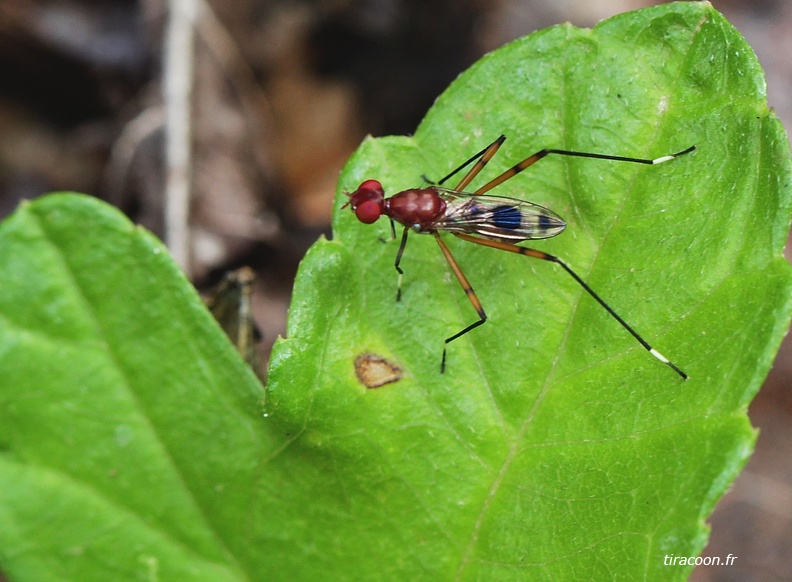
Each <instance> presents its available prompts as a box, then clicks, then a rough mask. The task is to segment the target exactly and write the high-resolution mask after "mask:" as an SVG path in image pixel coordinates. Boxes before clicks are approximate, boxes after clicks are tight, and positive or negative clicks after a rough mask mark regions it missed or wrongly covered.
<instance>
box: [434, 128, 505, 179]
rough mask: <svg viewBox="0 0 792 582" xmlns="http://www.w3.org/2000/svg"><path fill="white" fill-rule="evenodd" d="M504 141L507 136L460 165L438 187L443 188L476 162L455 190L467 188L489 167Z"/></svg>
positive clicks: (503, 136) (501, 137)
mask: <svg viewBox="0 0 792 582" xmlns="http://www.w3.org/2000/svg"><path fill="white" fill-rule="evenodd" d="M504 141H506V136H505V135H501V136H500V137H499V138H498V139H496V140H495V141H494V142H492V143H491V144H489V145H488V146H487V147H485V148H484V149H483V150H481V151H480V152H479V153H477V154H475V155H474V156H472V157H471V158H470V159H469V160H467V161H466V162H464V163H462V164H460V165H459V167H458V168H456V169H455V170H453V171H452V172H451V173H450V174H448V175H447V176H446V177H445V178H443V179H442V180H440V181H439V182H438V183H437V185H438V186H442V185H443V183H444V182H445V181H446V180H450V179H451V178H453V177H454V176H456V175H457V174H458V173H459V172H460V171H461V170H463V169H465V168H466V167H467V165H468V164H470V162H474V161H475V162H476V164H475V165H474V166H473V167H472V168H470V170H469V171H468V173H467V174H465V177H464V178H462V181H461V182H460V183H459V184H458V185H457V187H456V188H454V189H455V190H457V191H459V190H462V188H464V187H465V186H467V185H468V184H469V183H470V181H471V180H473V178H475V177H476V176H477V175H478V173H479V172H480V171H481V170H482V169H483V168H484V166H486V165H487V162H489V161H490V160H491V159H492V157H493V156H494V155H495V152H497V151H498V148H500V147H501V145H502V144H503V142H504Z"/></svg>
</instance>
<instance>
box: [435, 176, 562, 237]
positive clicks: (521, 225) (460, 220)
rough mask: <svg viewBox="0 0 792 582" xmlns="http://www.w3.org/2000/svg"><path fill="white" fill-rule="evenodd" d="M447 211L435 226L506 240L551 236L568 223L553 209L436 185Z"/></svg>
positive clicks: (560, 230) (513, 199) (514, 199)
mask: <svg viewBox="0 0 792 582" xmlns="http://www.w3.org/2000/svg"><path fill="white" fill-rule="evenodd" d="M436 190H437V194H438V195H439V196H440V197H441V198H442V199H443V200H444V201H445V203H446V211H445V213H444V214H443V216H442V217H440V218H439V219H438V220H436V221H435V223H434V224H433V225H432V227H433V229H434V230H446V231H448V232H462V233H466V234H478V235H480V236H485V237H487V238H491V239H495V240H500V241H504V242H519V241H523V240H535V239H541V238H551V237H554V236H556V235H558V234H560V233H561V232H562V231H563V230H564V228H566V223H565V222H564V220H563V219H562V218H561V217H560V216H558V215H557V214H556V213H555V212H553V211H552V210H550V209H548V208H545V207H544V206H539V205H538V204H533V203H532V202H525V201H523V200H517V199H516V198H507V197H505V196H486V195H474V194H467V193H464V192H456V191H454V190H448V189H446V188H439V187H438V188H436Z"/></svg>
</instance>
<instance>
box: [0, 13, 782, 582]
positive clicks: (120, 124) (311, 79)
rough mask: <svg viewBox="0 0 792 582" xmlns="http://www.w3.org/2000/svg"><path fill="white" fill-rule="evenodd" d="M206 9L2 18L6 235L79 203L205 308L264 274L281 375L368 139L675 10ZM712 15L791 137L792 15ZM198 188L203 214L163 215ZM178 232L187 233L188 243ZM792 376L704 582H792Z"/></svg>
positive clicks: (770, 388)
mask: <svg viewBox="0 0 792 582" xmlns="http://www.w3.org/2000/svg"><path fill="white" fill-rule="evenodd" d="M204 2H206V3H204ZM190 3H193V4H194V6H195V7H196V9H197V12H196V14H195V19H194V22H195V26H194V27H190V26H189V22H190V19H189V16H185V17H184V18H182V19H181V21H182V23H184V22H186V23H187V24H188V26H187V30H186V31H185V29H184V28H181V29H178V30H176V29H174V28H173V24H172V22H171V21H169V20H168V18H167V14H168V9H169V5H168V4H167V3H166V1H165V0H140V1H138V2H134V1H132V0H103V1H98V0H51V1H40V2H31V1H26V0H2V2H0V217H2V216H5V215H7V214H8V213H10V212H12V211H13V210H14V208H15V207H16V206H17V205H18V204H19V202H20V201H21V200H23V199H26V198H34V197H36V196H39V195H41V194H43V193H46V192H50V191H59V190H75V191H79V192H85V193H88V194H91V195H94V196H97V197H99V198H102V199H104V200H106V201H108V202H110V203H112V204H114V205H116V206H117V207H119V208H121V209H122V210H123V211H124V212H125V213H127V214H128V215H129V217H130V218H131V219H132V220H134V221H135V222H138V223H141V224H143V225H145V226H146V227H148V228H149V229H150V230H152V231H153V232H155V233H156V234H157V235H158V236H160V237H161V238H163V239H165V240H166V241H167V242H168V243H169V244H170V245H172V248H174V252H176V250H177V249H178V248H182V251H183V252H182V253H181V254H179V253H178V252H176V254H177V258H178V259H179V261H180V262H181V264H182V265H183V266H184V267H185V269H186V270H187V271H188V273H189V274H190V277H191V278H192V279H193V280H194V282H195V283H196V285H197V286H198V287H199V288H201V289H205V288H208V287H210V286H211V285H213V284H214V283H216V282H217V281H218V280H220V278H221V277H222V274H223V273H225V272H226V271H228V270H230V269H234V268H237V267H239V266H241V265H249V266H251V267H252V268H253V269H254V270H255V272H256V275H257V279H256V283H255V293H254V297H253V303H254V310H255V318H256V321H257V323H258V325H259V327H260V328H261V329H262V330H263V332H264V337H265V340H264V343H263V346H262V350H263V351H264V353H263V354H262V356H263V357H264V359H266V355H267V353H268V350H269V348H270V347H271V344H272V342H273V341H274V339H275V337H277V335H278V334H285V322H286V311H287V307H288V303H289V294H290V290H291V286H292V281H293V278H294V274H295V271H296V269H297V265H298V262H299V260H300V258H301V257H302V256H303V254H304V253H305V251H306V250H307V248H308V246H309V245H310V244H311V243H313V242H314V241H315V240H316V238H317V237H318V236H319V235H320V234H322V233H324V234H327V235H329V232H330V229H329V224H330V212H331V206H332V199H333V196H334V192H335V186H336V180H337V177H338V174H339V172H340V170H341V167H342V165H343V164H344V162H345V161H346V159H347V157H348V156H349V155H350V154H351V153H352V152H353V151H354V149H355V148H356V147H357V145H358V144H359V143H360V141H361V140H362V139H363V137H364V136H366V135H367V134H372V135H375V136H379V135H389V134H410V133H412V132H413V131H414V130H415V128H416V126H417V125H418V123H419V121H420V120H421V118H422V116H423V115H424V113H425V112H426V110H427V109H428V108H429V107H430V106H431V104H432V102H433V101H434V99H435V98H436V97H437V96H438V95H439V94H440V93H441V92H442V91H443V90H444V88H445V87H446V86H447V85H448V84H449V83H450V82H451V81H452V80H453V79H454V78H455V77H456V76H457V75H458V74H459V73H460V72H462V71H463V70H464V69H466V68H467V67H468V66H469V65H470V64H472V63H473V62H474V61H475V60H477V59H478V58H479V57H480V56H481V55H483V54H484V53H486V52H488V51H491V50H494V49H495V48H498V47H499V46H501V45H502V44H504V43H506V42H508V41H510V40H512V39H514V38H517V37H520V36H524V35H526V34H529V33H530V32H532V31H534V30H536V29H539V28H543V27H546V26H550V25H552V24H558V23H561V22H565V21H569V22H571V23H572V24H574V25H576V26H581V27H591V26H593V25H594V24H596V23H597V22H598V21H599V20H602V19H603V18H607V17H609V16H612V15H614V14H617V13H620V12H624V11H627V10H633V9H636V8H641V7H644V6H648V5H653V4H659V2H648V1H647V2H642V1H638V0H618V1H614V0H609V1H600V0H237V1H235V2H218V1H217V0H188V1H187V2H186V3H185V4H190ZM712 3H713V4H714V5H715V7H716V8H717V9H718V10H720V11H721V12H722V13H724V14H725V16H726V17H727V18H728V19H729V20H730V21H731V22H732V24H734V25H735V26H736V27H737V29H738V30H740V31H741V32H742V34H743V35H744V36H745V37H746V38H747V40H748V42H749V43H750V44H751V45H752V46H753V47H754V50H755V51H756V53H757V54H758V56H759V60H760V62H761V63H762V65H763V66H764V69H765V71H766V74H767V84H768V97H769V102H770V105H771V106H772V107H773V108H774V109H775V111H776V113H777V114H778V115H779V117H780V118H781V120H782V121H783V122H784V124H785V126H786V127H790V124H791V122H792V97H790V96H792V58H790V55H792V3H788V2H783V1H782V0H751V1H749V0H713V2H712ZM174 4H178V1H177V2H174ZM190 34H192V35H194V38H191V37H190V36H189V35H190ZM179 39H181V40H179ZM179 43H182V44H181V45H180V44H179ZM184 43H186V44H184ZM184 47H192V49H193V50H184ZM169 48H171V49H172V50H171V51H170V53H169V51H168V49H169ZM180 83H181V84H180ZM180 91H182V92H183V91H191V94H192V99H191V102H192V107H193V109H192V111H186V112H185V111H182V112H181V113H184V114H187V115H189V117H188V118H187V119H188V121H189V124H188V125H189V128H188V131H185V132H183V133H182V136H183V137H184V138H185V139H186V140H187V141H186V142H185V143H188V144H190V151H191V155H192V159H191V161H190V162H189V165H184V164H185V162H184V160H183V158H181V157H180V152H179V151H178V150H174V151H170V150H169V149H168V148H169V146H168V143H167V140H166V139H165V135H166V131H173V132H175V133H176V134H178V132H179V131H181V130H180V129H179V128H180V126H179V125H178V123H175V125H170V126H169V125H168V124H172V123H174V122H173V118H174V117H175V118H178V114H179V111H178V110H175V111H174V109H172V108H170V109H169V105H168V103H167V99H165V98H164V95H166V94H177V95H178V94H179V92H180ZM182 94H183V93H182ZM177 121H178V119H177ZM166 128H167V129H166ZM182 129H183V128H182ZM182 154H183V152H182ZM168 160H169V161H168ZM174 164H175V165H176V166H177V169H178V168H179V167H181V168H182V169H183V170H184V172H182V173H181V175H180V174H179V172H178V171H176V172H174V171H173V168H172V167H171V166H173V165H174ZM179 164H182V165H181V166H180V165H179ZM185 175H186V176H189V177H190V181H189V182H186V181H185V180H184V176H185ZM188 187H189V189H190V190H191V192H190V196H191V198H190V203H189V211H187V210H186V208H187V206H186V205H184V204H183V203H182V206H181V207H179V204H178V203H176V204H175V206H174V203H173V202H172V200H171V199H169V198H168V197H166V196H164V195H163V192H165V191H168V192H176V193H177V194H176V196H177V198H178V192H182V193H183V192H185V191H186V190H187V189H188ZM174 209H175V210H174ZM180 212H181V214H182V215H183V216H184V218H185V221H184V222H185V224H186V226H187V229H186V231H182V230H179V229H178V228H176V227H174V224H176V225H178V220H179V213H180ZM174 217H175V218H174ZM174 220H175V221H176V222H173V221H174ZM791 374H792V345H790V344H789V342H787V343H786V345H785V346H784V347H783V348H782V350H781V353H780V354H779V356H778V359H777V361H776V364H775V366H774V369H773V371H772V372H771V374H770V376H769V378H768V379H767V381H766V383H765V386H764V387H763V388H762V390H761V392H760V393H759V396H758V397H757V399H756V400H755V401H754V402H753V404H752V405H751V408H750V411H749V412H750V416H751V419H752V422H753V424H754V426H757V427H759V428H760V429H761V433H760V436H759V440H758V443H757V447H756V453H755V454H754V456H753V458H752V459H751V461H750V462H749V464H748V466H747V468H746V470H745V471H744V472H743V474H742V475H741V476H740V477H739V478H738V480H737V482H736V484H735V486H734V487H733V488H732V490H731V491H730V492H729V493H728V494H727V495H726V497H725V498H724V499H723V500H722V501H721V502H720V504H719V505H718V508H717V510H716V511H715V513H714V515H713V516H712V517H711V519H710V520H709V521H710V523H711V524H712V536H711V539H710V543H709V546H708V547H707V549H706V551H705V555H711V556H721V558H724V557H725V556H726V555H728V554H734V555H736V556H737V557H738V559H737V560H736V562H735V564H734V565H733V566H729V567H726V566H721V567H709V568H706V567H699V568H697V569H696V570H695V572H694V574H693V577H692V580H695V581H697V582H703V581H709V580H718V581H721V580H723V581H727V580H728V581H731V580H735V581H736V580H792V465H791V464H790V463H789V453H788V451H789V450H790V449H792V422H790V421H791V420H792V392H790V390H789V387H790V375H791ZM784 451H787V452H786V453H784ZM0 576H1V575H0Z"/></svg>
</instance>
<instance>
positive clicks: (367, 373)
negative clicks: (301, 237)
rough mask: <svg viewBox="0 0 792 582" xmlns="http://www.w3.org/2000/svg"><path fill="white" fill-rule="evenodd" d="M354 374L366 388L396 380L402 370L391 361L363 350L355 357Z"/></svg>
mask: <svg viewBox="0 0 792 582" xmlns="http://www.w3.org/2000/svg"><path fill="white" fill-rule="evenodd" d="M355 374H357V377H358V380H360V383H361V384H363V385H364V386H365V387H366V388H379V387H380V386H384V385H385V384H390V383H391V382H398V381H399V380H401V378H402V371H401V368H399V366H397V365H396V364H394V363H393V362H391V361H389V360H387V359H385V358H383V357H382V356H378V355H376V354H371V353H368V352H364V353H362V354H360V355H358V356H357V357H356V358H355Z"/></svg>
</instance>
